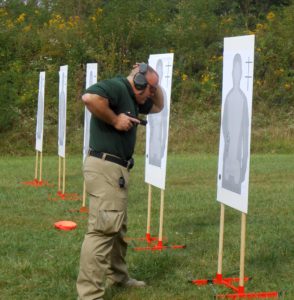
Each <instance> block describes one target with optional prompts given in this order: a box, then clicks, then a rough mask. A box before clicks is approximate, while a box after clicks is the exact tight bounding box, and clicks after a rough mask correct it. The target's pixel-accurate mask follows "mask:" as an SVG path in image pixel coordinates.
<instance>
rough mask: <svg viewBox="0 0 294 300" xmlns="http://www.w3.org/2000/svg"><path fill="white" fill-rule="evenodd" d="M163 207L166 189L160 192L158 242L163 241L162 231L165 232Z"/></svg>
mask: <svg viewBox="0 0 294 300" xmlns="http://www.w3.org/2000/svg"><path fill="white" fill-rule="evenodd" d="M163 209H164V190H161V193H160V220H159V236H158V242H162V232H163Z"/></svg>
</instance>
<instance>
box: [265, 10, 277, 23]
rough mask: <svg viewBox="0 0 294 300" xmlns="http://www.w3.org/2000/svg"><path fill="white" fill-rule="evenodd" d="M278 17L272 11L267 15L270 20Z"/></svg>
mask: <svg viewBox="0 0 294 300" xmlns="http://www.w3.org/2000/svg"><path fill="white" fill-rule="evenodd" d="M275 17H276V15H275V13H274V12H272V11H270V12H269V13H268V14H267V15H266V18H267V20H268V21H272V20H273V19H274V18H275Z"/></svg>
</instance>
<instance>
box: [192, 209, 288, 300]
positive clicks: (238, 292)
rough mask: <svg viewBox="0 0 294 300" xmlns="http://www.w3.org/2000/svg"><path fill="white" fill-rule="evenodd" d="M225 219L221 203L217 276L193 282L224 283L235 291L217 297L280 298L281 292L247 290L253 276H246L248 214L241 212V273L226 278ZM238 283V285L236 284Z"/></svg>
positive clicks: (205, 283)
mask: <svg viewBox="0 0 294 300" xmlns="http://www.w3.org/2000/svg"><path fill="white" fill-rule="evenodd" d="M224 221H225V205H224V204H223V203H221V213H220V230H219V251H218V266H217V273H216V277H215V278H211V279H195V280H192V284H194V285H197V286H201V285H209V284H212V285H223V286H226V287H227V288H229V289H231V290H232V291H233V293H232V294H218V295H216V296H215V299H256V298H259V299H268V298H273V299H278V298H279V296H280V295H282V293H281V292H276V291H274V292H249V293H247V292H245V282H247V281H249V280H251V279H252V278H251V277H245V242H246V214H245V213H242V214H241V244H240V273H239V277H233V278H232V277H229V278H224V277H223V273H222V260H223V244H224V243H223V242H224V223H225V222H224ZM235 284H237V285H235Z"/></svg>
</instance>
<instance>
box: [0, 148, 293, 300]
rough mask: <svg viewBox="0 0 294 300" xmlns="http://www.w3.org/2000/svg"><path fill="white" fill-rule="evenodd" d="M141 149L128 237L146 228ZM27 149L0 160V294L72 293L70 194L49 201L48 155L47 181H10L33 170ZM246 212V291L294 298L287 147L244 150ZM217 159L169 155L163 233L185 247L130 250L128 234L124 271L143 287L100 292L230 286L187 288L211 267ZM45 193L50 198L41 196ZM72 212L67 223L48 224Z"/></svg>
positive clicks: (216, 290) (233, 261)
mask: <svg viewBox="0 0 294 300" xmlns="http://www.w3.org/2000/svg"><path fill="white" fill-rule="evenodd" d="M143 159H144V158H143V156H137V157H136V166H135V168H134V169H133V170H132V174H131V183H130V185H131V186H130V194H129V231H128V236H129V237H134V238H137V237H143V236H144V235H145V232H146V217H147V191H148V187H147V185H146V184H145V183H144V161H143ZM34 162H35V158H34V157H2V158H1V159H0V178H1V185H0V222H1V231H0V253H1V255H0V270H1V271H0V299H1V300H2V299H3V300H14V299H33V300H35V299H36V300H37V299H54V300H61V299H62V300H64V299H76V291H75V281H76V277H77V273H78V264H79V252H80V247H81V243H82V240H83V235H84V233H85V230H86V223H87V216H86V214H82V213H78V212H71V210H72V209H79V208H80V206H81V202H80V201H62V200H59V201H51V200H48V195H50V194H51V195H55V193H56V191H57V187H56V185H57V167H58V159H57V157H46V156H45V157H44V160H43V166H44V169H43V179H44V180H48V181H49V182H50V183H52V184H54V187H41V188H35V187H30V186H25V185H22V184H20V182H22V181H28V180H32V179H33V177H34ZM250 168H251V171H250V192H249V211H248V215H247V227H246V229H247V234H246V261H245V275H246V276H252V277H253V280H251V281H250V282H248V283H247V284H246V291H248V292H249V291H250V292H261V291H286V295H285V296H283V297H282V299H294V284H293V282H294V234H293V224H294V213H293V212H294V198H293V194H294V180H293V179H294V155H277V154H275V155H252V157H251V166H250ZM216 173H217V157H216V156H215V155H200V154H199V155H188V154H187V155H180V156H176V155H171V156H170V157H169V158H168V169H167V183H166V190H165V211H164V236H166V237H167V238H168V243H169V244H186V245H187V248H186V249H178V250H165V251H161V252H147V251H144V252H136V251H133V250H132V249H131V248H132V247H133V246H134V245H137V246H141V245H142V246H144V245H145V244H144V243H142V242H141V243H140V242H138V241H137V240H135V241H132V242H130V249H129V251H128V256H127V260H128V265H129V271H130V274H131V276H132V277H135V278H138V279H141V280H145V281H146V282H147V283H148V287H147V288H145V289H119V288H115V289H110V290H107V293H106V296H105V299H106V300H110V299H115V300H163V299H177V300H180V299H181V300H187V299H199V300H205V299H213V298H214V295H215V294H222V293H230V292H231V291H230V290H228V289H227V288H224V287H220V286H212V285H210V286H203V287H197V286H195V285H192V284H191V283H189V280H192V279H199V278H212V277H214V275H215V273H216V271H217V253H218V231H219V212H220V205H219V203H218V202H217V201H216ZM82 185H83V180H82V174H81V157H80V156H72V157H71V156H69V157H68V158H67V177H66V192H68V193H72V192H75V193H79V194H81V193H82ZM49 198H50V197H49ZM159 202H160V193H159V191H158V190H157V189H155V188H154V189H153V206H152V234H153V235H157V234H158V221H159ZM59 220H72V221H75V222H76V223H77V224H78V227H77V229H76V230H73V231H58V230H56V229H54V226H53V224H54V223H55V222H56V221H59ZM240 224H241V214H240V213H239V212H238V211H236V210H233V209H231V208H229V207H227V208H226V214H225V240H224V257H223V275H224V276H237V277H238V275H239V256H240V254H239V252H240V250H239V249H240V227H241V226H240Z"/></svg>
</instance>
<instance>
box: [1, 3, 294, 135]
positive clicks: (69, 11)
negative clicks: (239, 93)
mask: <svg viewBox="0 0 294 300" xmlns="http://www.w3.org/2000/svg"><path fill="white" fill-rule="evenodd" d="M293 19H294V4H293V0H230V1H229V0H197V1H196V0H190V1H189V0H169V1H167V0H148V1H146V0H124V1H121V0H71V1H68V0H26V1H21V0H2V1H1V0H0V45H1V46H0V62H1V68H0V109H1V114H0V134H1V135H2V137H3V135H4V136H5V135H7V133H9V132H21V131H22V130H23V128H24V127H25V126H27V128H31V129H32V131H33V128H34V126H35V114H36V104H37V97H38V76H39V72H40V71H46V82H47V83H48V84H47V85H46V113H47V115H48V118H47V120H46V122H47V123H46V125H48V126H49V127H50V126H52V128H54V126H56V124H57V107H58V106H57V103H58V70H59V66H61V65H65V64H68V65H69V82H68V84H69V85H68V99H69V100H68V101H71V104H70V105H68V116H69V118H71V120H72V126H73V127H74V128H80V127H81V126H82V124H83V111H82V109H81V107H82V106H81V104H80V101H79V100H80V96H81V94H82V92H83V90H84V84H85V66H86V64H87V63H90V62H98V64H99V79H103V78H107V77H109V76H114V75H115V74H124V75H126V74H127V73H128V71H129V70H130V68H131V67H132V65H133V64H134V62H141V61H146V60H147V59H148V56H149V55H150V54H156V53H166V52H173V53H174V54H175V61H174V72H173V90H172V103H173V105H174V107H177V112H178V113H179V114H189V113H191V112H193V110H194V109H200V110H201V109H202V110H206V109H218V107H219V103H220V98H221V84H222V52H223V39H224V37H230V36H237V35H246V34H255V35H256V48H255V85H254V101H255V102H258V103H263V104H264V105H266V106H268V107H270V106H279V107H285V109H288V108H289V107H292V108H293V102H294V100H293V94H294V93H293V89H294V83H293V74H294V51H293V48H294V47H293V36H294V26H293V23H294V22H293V21H294V20H293ZM52 130H53V129H52ZM18 137H20V139H21V138H23V136H22V135H18ZM32 137H33V135H32Z"/></svg>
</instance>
